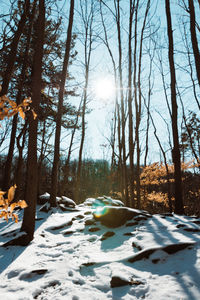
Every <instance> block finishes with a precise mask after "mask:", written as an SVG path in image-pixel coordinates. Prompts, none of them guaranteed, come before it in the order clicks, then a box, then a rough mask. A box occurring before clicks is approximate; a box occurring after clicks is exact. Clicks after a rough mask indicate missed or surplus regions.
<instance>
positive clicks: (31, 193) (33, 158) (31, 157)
mask: <svg viewBox="0 0 200 300" xmlns="http://www.w3.org/2000/svg"><path fill="white" fill-rule="evenodd" d="M36 26H37V27H36V28H37V29H36V37H37V38H36V43H35V51H34V58H33V71H32V106H33V109H34V111H35V112H36V113H37V112H38V109H39V105H40V99H41V87H42V84H41V83H42V58H43V45H44V31H45V0H39V16H38V20H37V23H36ZM37 127H38V119H37V118H36V119H35V120H34V118H33V116H32V115H31V114H30V115H29V140H28V157H27V183H26V192H25V200H26V202H27V204H28V207H27V208H25V210H24V218H23V223H22V228H21V230H22V231H25V232H26V233H27V236H28V240H29V241H31V240H32V239H33V235H34V230H35V211H36V201H37V183H38V181H37V175H38V173H37Z"/></svg>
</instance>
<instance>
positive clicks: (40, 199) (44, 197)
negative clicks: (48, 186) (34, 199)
mask: <svg viewBox="0 0 200 300" xmlns="http://www.w3.org/2000/svg"><path fill="white" fill-rule="evenodd" d="M49 199H50V194H49V193H47V192H46V193H44V194H42V195H40V196H39V197H38V204H45V203H46V202H47V201H49Z"/></svg>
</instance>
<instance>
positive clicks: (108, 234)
mask: <svg viewBox="0 0 200 300" xmlns="http://www.w3.org/2000/svg"><path fill="white" fill-rule="evenodd" d="M113 235H115V233H114V232H113V231H107V232H105V233H104V234H103V236H102V237H101V241H104V240H107V239H108V238H109V237H111V236H113Z"/></svg>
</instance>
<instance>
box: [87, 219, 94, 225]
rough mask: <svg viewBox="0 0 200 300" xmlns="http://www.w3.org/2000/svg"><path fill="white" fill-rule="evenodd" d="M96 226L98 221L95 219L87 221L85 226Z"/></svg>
mask: <svg viewBox="0 0 200 300" xmlns="http://www.w3.org/2000/svg"><path fill="white" fill-rule="evenodd" d="M94 224H96V221H95V220H94V219H87V220H86V221H85V225H86V226H88V225H94Z"/></svg>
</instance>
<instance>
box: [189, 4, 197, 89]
mask: <svg viewBox="0 0 200 300" xmlns="http://www.w3.org/2000/svg"><path fill="white" fill-rule="evenodd" d="M188 4H189V11H190V32H191V41H192V48H193V53H194V61H195V66H196V73H197V79H198V83H199V85H200V53H199V47H198V41H197V35H196V28H195V23H196V21H195V11H194V2H193V0H188Z"/></svg>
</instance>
